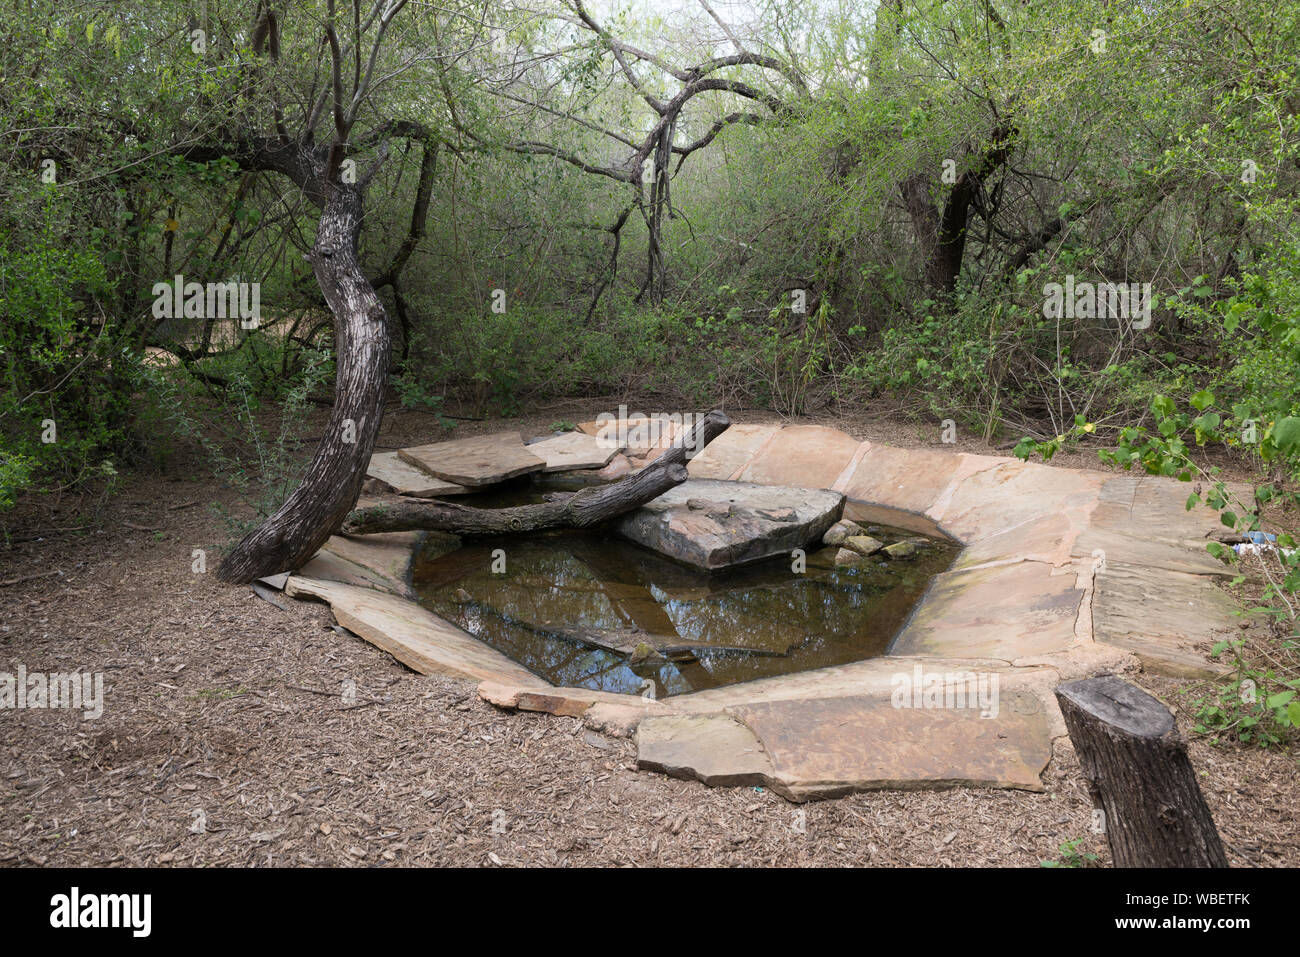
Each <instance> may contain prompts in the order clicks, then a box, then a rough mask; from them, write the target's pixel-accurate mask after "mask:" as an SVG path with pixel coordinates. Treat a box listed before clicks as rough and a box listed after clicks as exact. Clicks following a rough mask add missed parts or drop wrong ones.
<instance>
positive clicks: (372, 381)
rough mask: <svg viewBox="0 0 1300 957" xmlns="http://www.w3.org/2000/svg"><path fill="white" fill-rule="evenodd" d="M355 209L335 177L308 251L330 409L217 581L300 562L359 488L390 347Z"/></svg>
mask: <svg viewBox="0 0 1300 957" xmlns="http://www.w3.org/2000/svg"><path fill="white" fill-rule="evenodd" d="M361 209H362V202H361V194H360V192H359V190H357V189H356V188H349V187H347V186H342V185H339V184H335V185H334V186H333V189H332V192H331V196H330V198H329V201H328V202H327V203H326V205H325V208H324V209H323V210H322V212H321V219H320V225H319V227H318V228H317V232H316V245H315V246H314V247H313V248H312V251H311V257H310V258H311V263H312V269H313V270H314V272H315V273H316V280H317V282H318V283H320V288H321V291H322V292H323V293H324V295H325V301H326V302H327V303H328V304H329V307H330V310H331V311H332V312H333V313H334V343H335V347H336V356H337V358H336V361H337V363H338V371H337V375H336V377H335V401H334V412H333V414H332V415H331V416H330V420H329V424H328V425H327V426H326V427H325V435H324V437H323V438H322V440H321V444H320V447H319V448H317V449H316V455H315V457H314V458H313V459H312V461H311V464H310V465H309V466H308V467H307V473H306V477H305V478H304V479H303V482H302V484H301V485H299V486H298V488H297V489H295V490H294V492H293V494H292V495H290V496H289V498H288V500H287V501H286V502H285V503H284V504H283V505H282V506H280V508H279V509H278V510H277V511H276V513H275V514H274V515H272V516H271V517H270V518H268V519H267V520H266V521H265V522H263V523H262V525H261V526H259V527H258V528H257V529H255V530H254V531H252V532H250V533H249V534H248V535H246V536H245V537H244V539H243V540H242V541H240V543H239V544H238V545H236V546H235V548H234V550H233V551H232V552H231V553H230V554H229V555H227V556H226V558H225V560H224V561H223V562H222V563H221V566H220V568H218V570H217V576H218V577H219V578H221V579H222V580H223V581H228V582H235V583H243V582H250V581H253V580H254V579H256V578H261V577H262V576H264V575H273V574H275V573H277V572H282V571H288V570H291V569H294V568H297V567H298V566H300V565H302V564H304V563H306V561H307V560H308V559H309V558H311V556H312V555H314V554H316V551H317V550H318V549H319V548H320V547H321V545H323V544H325V541H326V539H328V538H329V537H330V535H331V534H333V533H334V531H335V530H336V529H337V528H338V527H339V526H340V525H341V524H342V523H343V519H344V518H345V517H346V516H347V514H348V512H350V511H351V510H352V507H353V506H354V505H355V504H356V501H357V497H358V495H359V494H360V493H361V484H362V482H364V481H365V475H366V465H367V463H368V462H369V461H370V453H371V451H372V450H373V449H374V445H375V438H376V436H378V434H379V423H380V419H381V418H382V416H383V409H384V391H385V389H386V387H387V383H388V363H389V348H390V344H389V334H388V321H387V317H386V315H385V313H384V304H383V302H382V301H381V300H380V298H379V295H378V294H377V293H376V292H375V290H374V288H373V287H372V286H371V285H370V283H369V281H368V280H367V279H366V277H365V274H364V273H363V272H362V271H361V263H360V261H359V260H358V258H357V238H358V235H359V233H360V229H361Z"/></svg>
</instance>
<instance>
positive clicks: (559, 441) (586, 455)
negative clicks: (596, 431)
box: [528, 432, 618, 472]
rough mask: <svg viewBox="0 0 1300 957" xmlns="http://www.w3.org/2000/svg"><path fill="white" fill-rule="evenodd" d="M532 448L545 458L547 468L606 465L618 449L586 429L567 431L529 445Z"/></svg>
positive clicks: (534, 452)
mask: <svg viewBox="0 0 1300 957" xmlns="http://www.w3.org/2000/svg"><path fill="white" fill-rule="evenodd" d="M528 452H529V454H531V455H536V456H538V457H539V458H541V459H543V460H545V462H546V467H545V468H544V469H542V471H543V472H566V471H570V470H574V469H603V468H604V467H605V466H606V465H608V464H609V460H610V459H612V458H613V457H614V456H615V455H617V454H618V449H617V448H615V447H614V446H613V445H610V444H609V443H607V442H602V441H601V440H600V439H598V438H596V437H595V436H593V435H587V434H585V433H583V432H566V433H564V434H563V435H555V436H552V437H551V438H549V439H543V440H542V441H540V442H533V443H532V444H531V445H529V446H528Z"/></svg>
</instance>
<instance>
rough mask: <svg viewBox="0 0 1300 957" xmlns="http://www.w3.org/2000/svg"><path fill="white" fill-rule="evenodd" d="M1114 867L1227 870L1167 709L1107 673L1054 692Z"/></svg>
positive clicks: (1172, 719)
mask: <svg viewBox="0 0 1300 957" xmlns="http://www.w3.org/2000/svg"><path fill="white" fill-rule="evenodd" d="M1056 700H1057V701H1058V702H1059V703H1060V705H1061V714H1062V715H1063V716H1064V717H1065V726H1066V728H1067V729H1068V730H1069V732H1070V740H1071V741H1073V742H1074V749H1075V751H1076V752H1077V753H1078V755H1079V764H1080V765H1082V767H1083V772H1084V774H1085V775H1087V777H1088V780H1089V781H1090V782H1091V784H1092V787H1093V789H1094V793H1095V794H1096V795H1097V796H1098V797H1099V798H1100V801H1101V806H1102V809H1103V811H1104V812H1105V815H1106V816H1105V831H1106V838H1107V840H1108V841H1109V843H1110V851H1111V857H1112V858H1113V859H1114V862H1115V866H1116V867H1227V866H1228V859H1227V857H1226V856H1225V855H1224V852H1223V843H1222V842H1221V841H1220V840H1219V832H1218V831H1217V830H1215V827H1214V819H1213V818H1212V817H1211V816H1210V809H1209V807H1207V806H1206V803H1205V798H1204V797H1203V796H1202V794H1201V789H1200V786H1199V785H1198V784H1197V783H1196V772H1195V770H1194V769H1193V768H1192V763H1191V761H1190V760H1189V759H1188V757H1187V747H1186V745H1185V744H1184V742H1183V740H1182V739H1181V738H1180V737H1179V735H1178V731H1177V729H1176V727H1175V725H1174V716H1173V715H1172V714H1170V713H1169V709H1168V708H1166V707H1165V706H1164V705H1162V704H1161V703H1160V702H1159V701H1157V700H1156V699H1155V698H1153V697H1151V695H1149V694H1147V693H1146V692H1145V691H1143V690H1142V689H1140V688H1136V687H1134V686H1133V685H1131V684H1128V683H1127V682H1125V681H1122V680H1120V679H1119V678H1116V677H1115V676H1113V675H1106V676H1104V677H1100V678H1085V679H1083V680H1080V681H1069V682H1066V683H1064V684H1062V685H1060V686H1059V687H1058V688H1057V689H1056Z"/></svg>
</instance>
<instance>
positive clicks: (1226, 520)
mask: <svg viewBox="0 0 1300 957" xmlns="http://www.w3.org/2000/svg"><path fill="white" fill-rule="evenodd" d="M1219 521H1221V522H1222V523H1223V524H1224V525H1227V526H1228V527H1229V528H1236V527H1237V516H1236V515H1235V514H1234V513H1232V512H1224V513H1223V514H1222V515H1220V516H1219Z"/></svg>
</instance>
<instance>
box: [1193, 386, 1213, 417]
mask: <svg viewBox="0 0 1300 957" xmlns="http://www.w3.org/2000/svg"><path fill="white" fill-rule="evenodd" d="M1191 403H1192V408H1194V409H1195V410H1196V411H1197V412H1204V411H1205V410H1206V409H1207V408H1209V407H1210V406H1212V405H1214V393H1213V392H1211V391H1210V390H1209V389H1202V390H1201V391H1200V392H1197V393H1196V394H1195V395H1193V396H1192V398H1191Z"/></svg>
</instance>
